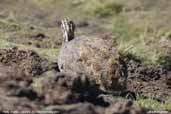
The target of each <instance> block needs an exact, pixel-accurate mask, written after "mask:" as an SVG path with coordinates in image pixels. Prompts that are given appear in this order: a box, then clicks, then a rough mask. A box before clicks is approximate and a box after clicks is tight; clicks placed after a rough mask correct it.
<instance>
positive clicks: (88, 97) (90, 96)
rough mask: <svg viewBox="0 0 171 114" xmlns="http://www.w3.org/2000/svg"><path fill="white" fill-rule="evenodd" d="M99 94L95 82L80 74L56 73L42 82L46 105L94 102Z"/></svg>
mask: <svg viewBox="0 0 171 114" xmlns="http://www.w3.org/2000/svg"><path fill="white" fill-rule="evenodd" d="M99 92H100V91H99V89H98V86H97V85H96V84H95V81H93V80H90V79H89V78H88V77H87V76H85V75H81V74H80V75H75V74H68V73H57V74H56V75H55V76H54V77H50V78H49V79H46V80H43V81H42V95H43V96H44V98H45V103H46V104H71V103H78V102H83V101H89V102H96V100H97V96H98V94H99Z"/></svg>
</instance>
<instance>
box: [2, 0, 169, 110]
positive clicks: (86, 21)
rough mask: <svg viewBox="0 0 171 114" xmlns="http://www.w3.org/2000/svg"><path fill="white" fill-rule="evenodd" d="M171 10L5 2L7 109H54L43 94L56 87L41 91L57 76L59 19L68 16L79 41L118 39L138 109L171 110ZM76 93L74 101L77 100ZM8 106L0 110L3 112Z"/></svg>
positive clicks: (153, 1) (163, 4)
mask: <svg viewBox="0 0 171 114" xmlns="http://www.w3.org/2000/svg"><path fill="white" fill-rule="evenodd" d="M170 9H171V1H170V0H165V1H164V0H163V1H162V0H150V1H149V0H139V1H137V0H130V1H129V2H128V1H127V0H115V1H113V0H92V1H86V0H73V1H68V0H12V1H11V0H4V1H1V3H0V81H1V82H2V84H0V85H1V86H0V90H1V91H0V93H3V96H2V97H1V98H0V102H4V100H5V101H6V102H7V104H6V105H8V103H9V101H10V100H12V101H13V103H17V102H18V99H19V100H20V99H21V100H23V104H22V103H18V104H20V106H18V107H17V108H19V109H21V107H23V106H26V105H27V106H28V105H29V106H28V107H30V108H31V107H32V108H33V109H35V110H36V109H41V108H42V107H44V106H42V105H36V104H41V102H43V103H44V104H45V105H48V104H50V105H51V104H53V101H52V100H51V99H50V100H47V101H46V100H42V99H44V98H42V96H43V95H44V94H47V95H49V94H54V93H53V92H52V93H50V90H51V89H52V87H51V86H50V85H49V84H51V83H52V82H47V83H46V84H47V88H46V89H45V90H47V91H48V90H49V92H46V91H42V90H41V89H42V82H41V81H43V80H46V79H47V78H49V77H54V74H55V73H56V72H58V69H57V57H58V52H59V49H60V47H61V43H62V35H61V31H60V20H61V19H63V18H64V17H70V18H71V19H72V20H74V22H75V23H76V26H77V29H76V35H77V36H79V35H85V36H87V37H104V36H107V37H108V36H110V37H111V36H114V37H115V38H117V41H118V44H119V45H118V47H119V51H120V53H121V58H123V60H124V61H125V62H126V63H127V72H128V89H129V90H131V91H134V92H135V93H136V94H137V100H136V101H134V103H135V104H136V105H139V106H141V107H145V108H148V109H150V110H169V111H171V104H170V101H171V98H170V96H171V46H170V44H171V22H170V19H171V15H170ZM54 72H55V73H54ZM1 74H2V75H3V76H1ZM13 74H15V75H13ZM55 76H56V75H55ZM52 79H53V78H52ZM52 79H51V78H50V79H48V80H52ZM76 79H77V78H76ZM12 80H13V81H12ZM73 80H75V78H74V79H73ZM54 83H55V84H56V83H57V84H58V83H59V82H54ZM59 85H60V84H59ZM69 86H71V85H69ZM90 86H92V85H90ZM65 89H66V90H68V88H67V87H66V88H65ZM56 90H59V91H61V90H62V89H61V88H60V87H59V88H56ZM72 92H73V91H71V90H68V92H66V91H65V92H64V93H65V94H67V95H68V94H70V93H72ZM23 93H24V95H23ZM9 94H12V95H11V96H13V97H9ZM13 94H14V95H13ZM42 94H43V95H42ZM77 94H78V93H77V92H76V93H74V94H73V96H72V97H74V98H75V97H76V98H78V99H79V98H80V94H79V95H77ZM22 95H23V96H26V99H24V98H23V97H21V96H22ZM32 95H33V96H34V97H32ZM66 97H67V96H66ZM55 98H56V97H55V96H54V99H55ZM61 99H63V98H61ZM45 101H46V102H45ZM35 102H36V103H35ZM49 102H50V103H49ZM51 102H52V103H51ZM61 102H64V103H65V102H67V101H63V100H61ZM61 102H60V103H61ZM24 103H26V104H24ZM60 103H59V104H60ZM9 104H10V103H9ZM6 105H5V104H4V105H3V106H1V105H0V106H1V107H2V109H5V108H8V107H6ZM10 106H11V109H13V108H15V107H12V104H11V105H10ZM88 106H89V105H88ZM88 106H87V105H86V106H85V107H86V108H87V107H88ZM28 107H25V108H26V109H27V108H28ZM90 107H93V106H90ZM86 108H85V109H86ZM0 109H1V108H0Z"/></svg>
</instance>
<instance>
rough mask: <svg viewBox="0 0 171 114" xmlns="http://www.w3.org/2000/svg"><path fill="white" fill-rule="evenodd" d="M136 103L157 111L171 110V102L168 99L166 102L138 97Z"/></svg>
mask: <svg viewBox="0 0 171 114" xmlns="http://www.w3.org/2000/svg"><path fill="white" fill-rule="evenodd" d="M136 104H137V105H138V106H141V107H144V108H147V109H152V110H155V111H171V103H170V102H169V101H168V102H167V101H166V103H161V102H158V101H155V100H152V99H138V100H137V101H136Z"/></svg>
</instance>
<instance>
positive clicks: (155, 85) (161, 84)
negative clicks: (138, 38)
mask: <svg viewBox="0 0 171 114" xmlns="http://www.w3.org/2000/svg"><path fill="white" fill-rule="evenodd" d="M122 59H123V61H124V62H125V63H126V66H127V68H126V72H127V75H128V80H127V88H128V89H130V90H131V91H134V92H135V93H137V94H139V93H140V94H141V95H143V96H147V97H150V98H154V99H158V100H160V101H164V100H165V98H168V97H170V96H171V89H170V88H169V87H170V81H169V79H170V78H169V77H171V76H170V74H169V71H167V70H166V69H164V68H163V67H162V66H154V65H145V64H143V63H142V62H141V60H140V59H138V58H137V57H135V56H133V55H131V54H127V55H124V56H122ZM152 91H153V92H152Z"/></svg>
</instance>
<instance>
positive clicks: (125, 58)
mask: <svg viewBox="0 0 171 114" xmlns="http://www.w3.org/2000/svg"><path fill="white" fill-rule="evenodd" d="M120 59H121V60H122V61H121V62H120V64H122V66H123V70H125V72H127V75H128V79H127V90H128V91H130V92H127V93H130V94H131V95H130V96H131V97H127V98H128V99H132V100H135V99H136V97H137V96H138V95H140V96H143V97H144V98H149V97H150V98H153V99H155V100H158V101H159V102H164V100H165V98H167V97H169V96H170V95H171V73H170V72H169V71H167V70H166V69H164V68H161V67H156V66H152V65H151V66H150V65H148V66H146V65H143V64H141V61H140V60H138V59H137V58H136V57H134V56H132V55H130V54H127V55H126V54H124V55H123V54H122V55H120ZM0 62H1V63H0V72H1V73H0V89H1V91H0V92H1V97H0V102H1V103H0V107H1V109H0V110H8V109H10V110H35V111H36V110H42V109H47V110H50V111H57V112H59V114H80V113H83V112H84V113H85V114H104V113H105V114H115V113H117V114H125V113H129V114H143V113H144V114H145V113H146V111H147V109H143V108H138V107H136V106H135V105H133V101H132V100H124V99H123V98H125V96H127V93H125V95H122V93H121V94H118V96H121V98H120V100H118V99H112V93H111V92H109V93H106V92H103V91H101V90H100V89H99V86H98V85H97V84H96V83H95V81H94V80H92V79H91V78H88V76H86V75H84V74H80V75H75V74H68V73H60V72H59V70H58V68H57V65H56V64H54V63H49V62H48V61H47V60H46V59H43V58H41V57H40V56H39V55H38V54H37V53H35V52H34V51H23V50H20V49H17V48H12V49H1V50H0ZM123 63H124V64H123ZM46 72H51V76H46V75H44V74H46ZM36 77H42V78H43V79H42V80H41V81H40V84H41V85H42V86H41V87H40V88H39V89H40V91H37V90H36V89H35V87H34V86H33V83H35V82H34V81H33V80H34V79H35V78H36ZM151 91H153V92H151ZM123 93H124V92H123ZM149 93H150V94H149ZM113 95H114V93H113ZM132 96H134V97H132ZM122 97H123V98H122Z"/></svg>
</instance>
